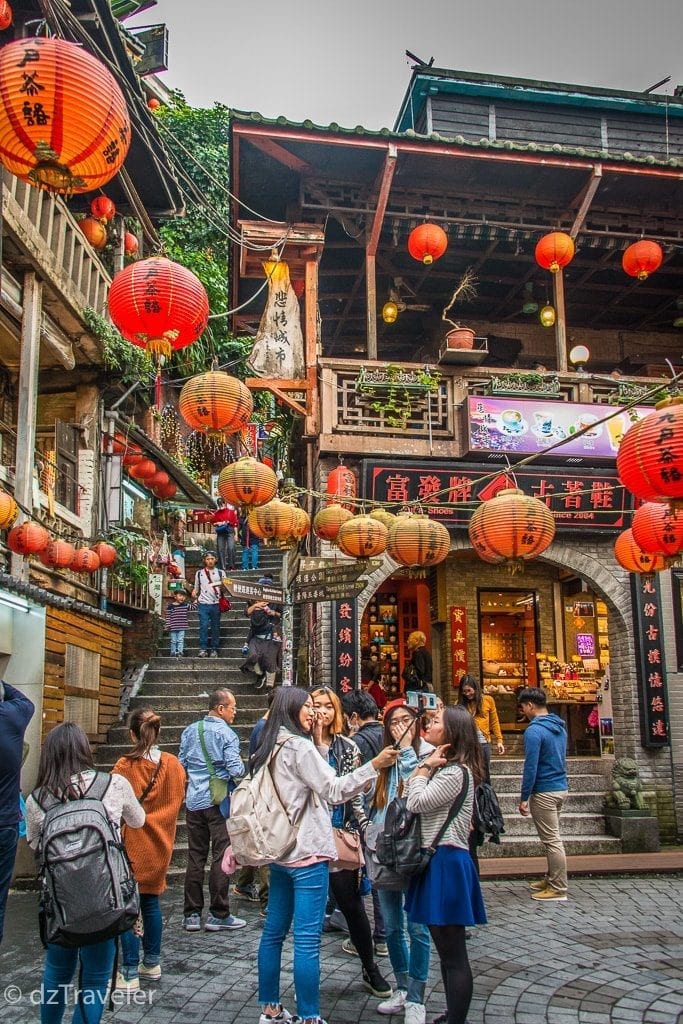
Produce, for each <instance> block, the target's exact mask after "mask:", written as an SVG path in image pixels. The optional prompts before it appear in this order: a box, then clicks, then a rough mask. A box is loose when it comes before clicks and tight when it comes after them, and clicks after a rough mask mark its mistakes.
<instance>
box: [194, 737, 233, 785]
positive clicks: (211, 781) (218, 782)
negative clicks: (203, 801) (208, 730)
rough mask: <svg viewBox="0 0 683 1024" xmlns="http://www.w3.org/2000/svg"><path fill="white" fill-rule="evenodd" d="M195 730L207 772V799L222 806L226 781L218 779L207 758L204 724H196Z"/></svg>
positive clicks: (209, 759) (211, 763)
mask: <svg viewBox="0 0 683 1024" xmlns="http://www.w3.org/2000/svg"><path fill="white" fill-rule="evenodd" d="M197 729H198V732H199V743H200V745H201V748H202V754H203V756H204V760H205V762H206V767H207V769H208V772H209V797H210V799H211V803H212V804H222V803H223V801H224V800H225V798H226V796H227V795H228V780H227V779H220V778H219V777H218V776H217V775H216V769H215V768H214V766H213V761H212V760H211V758H210V757H209V752H208V751H207V749H206V740H205V739H204V723H203V722H198V723H197Z"/></svg>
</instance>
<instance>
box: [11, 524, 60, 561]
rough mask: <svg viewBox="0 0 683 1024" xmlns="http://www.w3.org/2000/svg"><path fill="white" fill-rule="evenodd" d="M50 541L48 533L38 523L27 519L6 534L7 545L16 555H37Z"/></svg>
mask: <svg viewBox="0 0 683 1024" xmlns="http://www.w3.org/2000/svg"><path fill="white" fill-rule="evenodd" d="M49 543H50V534H49V533H48V532H47V530H46V529H45V527H44V526H41V525H40V524H39V523H31V522H29V521H28V520H27V521H26V522H25V523H22V524H21V526H15V527H14V528H13V529H12V530H10V532H9V533H8V534H7V547H8V548H9V549H10V551H14V553H15V554H16V555H37V554H38V552H40V551H44V550H45V548H46V547H47V546H48V544H49Z"/></svg>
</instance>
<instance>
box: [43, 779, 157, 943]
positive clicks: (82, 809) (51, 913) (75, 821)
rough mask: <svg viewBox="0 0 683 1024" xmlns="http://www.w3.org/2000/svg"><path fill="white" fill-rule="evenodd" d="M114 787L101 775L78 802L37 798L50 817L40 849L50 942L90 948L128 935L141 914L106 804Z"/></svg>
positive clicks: (47, 939) (45, 796)
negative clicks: (104, 800)
mask: <svg viewBox="0 0 683 1024" xmlns="http://www.w3.org/2000/svg"><path fill="white" fill-rule="evenodd" d="M110 783H111V776H110V775H107V774H106V773H104V772H98V773H97V774H96V775H95V778H94V779H93V781H92V783H91V785H90V786H89V788H88V789H87V790H86V792H85V793H84V795H83V796H82V797H81V798H80V799H77V800H59V799H58V798H57V797H55V796H53V795H52V794H51V793H46V792H45V790H43V789H40V790H36V791H35V792H34V793H33V799H34V800H35V801H36V803H37V804H38V806H39V807H40V808H41V809H42V810H43V811H44V812H45V818H44V820H43V829H42V834H41V837H40V846H39V848H38V857H39V862H40V877H41V883H42V893H41V932H42V938H43V940H44V941H45V942H53V943H55V944H56V945H58V946H68V947H74V946H90V945H92V944H93V943H95V942H102V941H103V940H105V939H111V938H114V937H115V936H117V935H120V934H121V932H125V931H128V930H129V929H130V928H132V927H133V925H134V924H135V921H136V918H137V916H138V914H139V913H140V897H139V895H138V887H137V883H136V881H135V878H134V877H133V870H132V868H131V864H130V861H129V859H128V855H127V854H126V851H125V849H124V846H123V843H122V842H121V838H120V836H119V834H118V830H117V828H116V826H115V825H113V824H112V822H111V821H110V819H109V818H108V816H107V812H106V809H105V807H104V805H103V803H102V800H103V798H104V795H105V793H106V792H107V790H108V788H109V785H110Z"/></svg>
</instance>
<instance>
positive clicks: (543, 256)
mask: <svg viewBox="0 0 683 1024" xmlns="http://www.w3.org/2000/svg"><path fill="white" fill-rule="evenodd" d="M535 256H536V262H537V263H538V265H539V267H543V269H544V270H549V271H550V273H551V274H557V273H558V272H559V271H560V270H561V269H562V267H566V266H567V265H568V264H569V263H571V261H572V260H573V259H574V241H573V239H572V238H571V237H570V236H569V235H567V234H565V233H564V231H551V232H550V234H548V235H544V236H543V238H541V239H539V241H538V242H537V243H536V252H535Z"/></svg>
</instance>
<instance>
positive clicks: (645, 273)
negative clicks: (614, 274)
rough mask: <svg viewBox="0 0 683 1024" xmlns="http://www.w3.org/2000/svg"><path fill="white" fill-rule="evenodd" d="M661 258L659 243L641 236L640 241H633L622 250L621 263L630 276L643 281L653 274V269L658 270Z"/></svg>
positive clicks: (662, 255) (662, 257)
mask: <svg viewBox="0 0 683 1024" xmlns="http://www.w3.org/2000/svg"><path fill="white" fill-rule="evenodd" d="M663 259H664V253H663V252H662V247H661V245H659V244H658V243H657V242H650V241H648V240H647V239H646V238H643V239H641V241H640V242H634V243H633V245H629V247H628V249H625V250H624V254H623V256H622V257H621V265H622V267H623V268H624V270H625V271H626V273H627V274H629V275H630V276H631V277H637V278H638V280H639V281H645V280H646V279H647V278H648V277H649V276H650V274H654V272H655V270H659V268H660V267H661V265H662V260H663Z"/></svg>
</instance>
